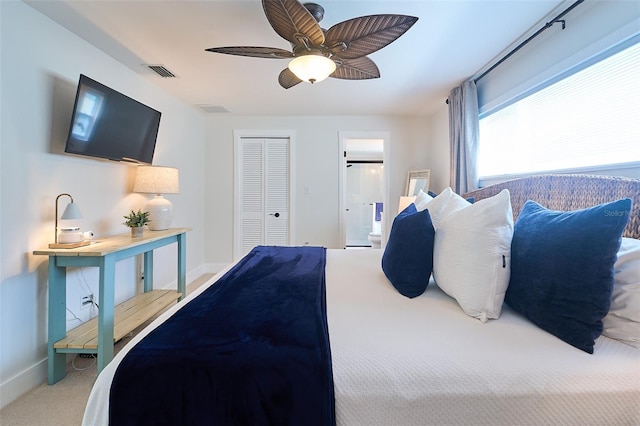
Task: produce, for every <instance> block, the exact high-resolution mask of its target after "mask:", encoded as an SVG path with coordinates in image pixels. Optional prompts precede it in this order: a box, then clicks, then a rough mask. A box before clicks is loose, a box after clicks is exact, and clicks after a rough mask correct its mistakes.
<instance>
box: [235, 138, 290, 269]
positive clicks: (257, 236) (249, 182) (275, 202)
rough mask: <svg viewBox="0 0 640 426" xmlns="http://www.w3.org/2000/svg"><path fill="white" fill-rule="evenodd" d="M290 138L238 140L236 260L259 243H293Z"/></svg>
mask: <svg viewBox="0 0 640 426" xmlns="http://www.w3.org/2000/svg"><path fill="white" fill-rule="evenodd" d="M289 159H290V140H289V138H254V137H241V138H239V139H238V140H237V141H236V168H238V169H239V170H236V174H235V179H236V182H235V186H236V188H237V190H236V203H235V205H236V215H235V226H234V228H235V237H234V259H238V258H240V257H242V256H244V255H245V254H246V253H248V252H249V251H250V250H251V249H252V248H254V247H255V246H257V245H289V244H290V220H289V219H290V214H289V213H290V208H289V205H290V192H291V191H290V163H289Z"/></svg>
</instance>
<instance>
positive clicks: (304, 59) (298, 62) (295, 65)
mask: <svg viewBox="0 0 640 426" xmlns="http://www.w3.org/2000/svg"><path fill="white" fill-rule="evenodd" d="M289 69H290V70H291V72H292V73H294V74H295V75H296V77H298V78H299V79H300V80H302V81H308V82H309V83H312V84H313V83H316V82H318V81H322V80H324V79H326V78H327V77H329V76H330V75H331V74H332V73H333V72H334V71H335V70H336V63H335V62H333V61H332V60H331V59H329V58H327V57H326V56H323V55H319V54H313V53H312V54H307V55H302V56H298V57H296V58H293V60H292V61H291V62H289Z"/></svg>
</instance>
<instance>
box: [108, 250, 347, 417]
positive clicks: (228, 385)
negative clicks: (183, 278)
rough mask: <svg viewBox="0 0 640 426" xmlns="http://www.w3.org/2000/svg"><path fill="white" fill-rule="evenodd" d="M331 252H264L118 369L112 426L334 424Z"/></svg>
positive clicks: (235, 269)
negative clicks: (329, 285)
mask: <svg viewBox="0 0 640 426" xmlns="http://www.w3.org/2000/svg"><path fill="white" fill-rule="evenodd" d="M325 263H326V250H325V249H324V248H322V247H264V246H261V247H257V248H255V249H254V250H253V251H251V252H250V253H249V254H248V255H247V256H245V257H244V258H243V259H242V260H241V261H240V262H239V263H238V264H237V265H235V266H234V267H233V268H232V269H231V270H229V272H228V273H226V274H225V275H224V276H223V277H222V278H220V280H218V282H217V283H215V284H214V285H212V286H211V287H209V288H208V289H207V290H205V291H204V292H202V294H200V295H199V296H198V297H197V298H195V299H193V300H192V301H190V302H189V303H188V304H187V305H185V306H184V307H183V308H182V309H180V310H179V311H178V312H176V313H175V314H174V315H173V316H172V317H170V318H169V319H168V320H167V321H166V322H165V323H164V324H162V325H161V326H160V327H158V328H156V329H155V330H153V331H152V332H151V333H150V334H149V335H148V336H146V337H145V338H144V339H143V340H142V341H140V342H139V343H138V344H137V345H136V346H135V347H134V348H132V349H131V351H130V352H129V353H128V354H127V355H126V356H125V358H124V359H123V361H122V363H121V364H120V365H119V366H118V369H117V371H116V373H115V377H114V380H113V383H112V385H111V394H110V402H109V422H110V424H111V425H118V426H121V425H172V426H174V425H252V426H253V425H334V424H335V412H334V393H333V374H332V370H331V351H330V348H329V335H328V330H327V317H326V309H325V308H326V305H325V302H326V299H325Z"/></svg>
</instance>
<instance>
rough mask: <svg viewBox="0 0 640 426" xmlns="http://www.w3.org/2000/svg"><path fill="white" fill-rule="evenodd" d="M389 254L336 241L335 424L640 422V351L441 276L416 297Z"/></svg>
mask: <svg viewBox="0 0 640 426" xmlns="http://www.w3.org/2000/svg"><path fill="white" fill-rule="evenodd" d="M381 256H382V250H371V249H362V250H327V271H326V279H327V318H328V323H329V336H330V343H331V354H332V361H333V376H334V386H335V398H336V417H337V423H338V425H349V426H351V425H443V424H456V425H460V424H469V425H481V424H483V425H526V424H536V425H538V424H562V425H570V424H575V425H586V424H589V425H595V424H607V425H611V424H615V425H638V424H640V350H638V349H636V348H633V347H631V346H628V345H625V344H623V343H620V342H618V341H615V340H612V339H609V338H607V337H600V338H599V339H598V340H597V341H596V346H595V352H594V354H593V355H589V354H587V353H586V352H583V351H581V350H579V349H576V348H574V347H573V346H571V345H569V344H567V343H565V342H563V341H561V340H559V339H557V338H556V337H554V336H552V335H550V334H548V333H546V332H545V331H542V330H540V329H539V328H537V327H536V326H535V325H533V324H532V323H530V322H529V321H528V320H526V319H525V318H524V317H522V316H520V315H518V314H516V313H514V312H513V311H512V310H510V309H509V307H508V306H505V307H504V308H503V311H502V315H501V317H500V318H499V319H498V320H491V321H489V322H487V323H481V322H480V321H478V320H477V319H474V318H471V317H469V316H467V315H465V314H464V312H463V311H462V310H461V309H460V307H459V306H458V304H457V303H456V302H455V300H453V299H451V298H450V297H448V296H447V295H445V294H444V293H443V292H442V291H441V290H440V289H438V288H437V286H436V285H435V284H434V283H433V282H432V283H430V284H429V287H428V288H427V291H426V292H425V293H424V294H423V295H422V296H419V297H416V298H414V299H408V298H406V297H404V296H402V295H400V294H399V293H398V292H397V291H396V290H395V289H394V288H393V287H392V286H391V285H390V284H389V283H388V281H387V280H386V278H385V276H384V274H383V272H382V270H381V268H380V258H381ZM221 275H222V273H221V274H218V276H221ZM214 282H215V279H214V280H212V282H211V284H212V283H214ZM206 287H207V285H203V286H202V287H201V288H200V289H198V290H197V291H195V292H194V294H192V295H190V296H189V298H192V297H195V296H197V294H199V293H200V292H201V291H202V290H204V288H206ZM182 305H183V303H180V304H178V305H176V306H175V307H174V308H172V309H171V310H169V311H168V312H166V313H165V314H163V315H162V316H161V317H160V318H159V319H158V320H156V321H154V323H153V324H152V325H151V326H150V327H148V328H147V329H145V330H144V331H143V332H142V333H140V334H138V335H137V336H136V337H135V338H134V339H133V340H132V341H131V342H130V343H129V344H128V345H127V346H126V347H125V348H123V350H122V351H120V352H119V353H118V355H116V358H115V359H114V361H113V362H111V363H110V364H109V365H108V366H107V367H106V368H105V369H104V370H103V372H102V373H101V374H100V375H99V377H98V379H97V381H96V383H95V385H94V388H93V390H92V392H91V396H90V398H89V402H88V404H87V409H86V412H85V417H84V419H83V424H85V425H101V424H105V425H106V424H107V423H108V411H109V410H108V401H109V388H110V386H111V379H112V377H113V374H114V372H115V369H116V367H117V364H118V362H119V361H120V359H122V357H123V356H124V354H125V353H126V352H127V350H128V349H129V348H130V347H131V346H132V345H133V344H135V343H136V342H137V341H139V340H140V339H141V338H142V337H143V336H144V335H145V334H147V333H148V332H149V331H150V330H151V329H152V328H154V327H156V326H157V325H158V324H160V323H161V321H162V320H163V319H164V318H166V317H167V316H169V315H170V314H171V313H172V312H174V311H175V310H177V309H179V308H180V306H182Z"/></svg>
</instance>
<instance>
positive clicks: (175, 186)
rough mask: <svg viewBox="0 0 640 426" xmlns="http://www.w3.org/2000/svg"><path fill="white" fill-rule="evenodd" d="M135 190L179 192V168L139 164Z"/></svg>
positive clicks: (166, 192)
mask: <svg viewBox="0 0 640 426" xmlns="http://www.w3.org/2000/svg"><path fill="white" fill-rule="evenodd" d="M133 192H142V193H145V194H177V193H178V192H180V182H179V176H178V169H176V168H175V167H162V166H138V168H137V169H136V180H135V182H134V184H133Z"/></svg>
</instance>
